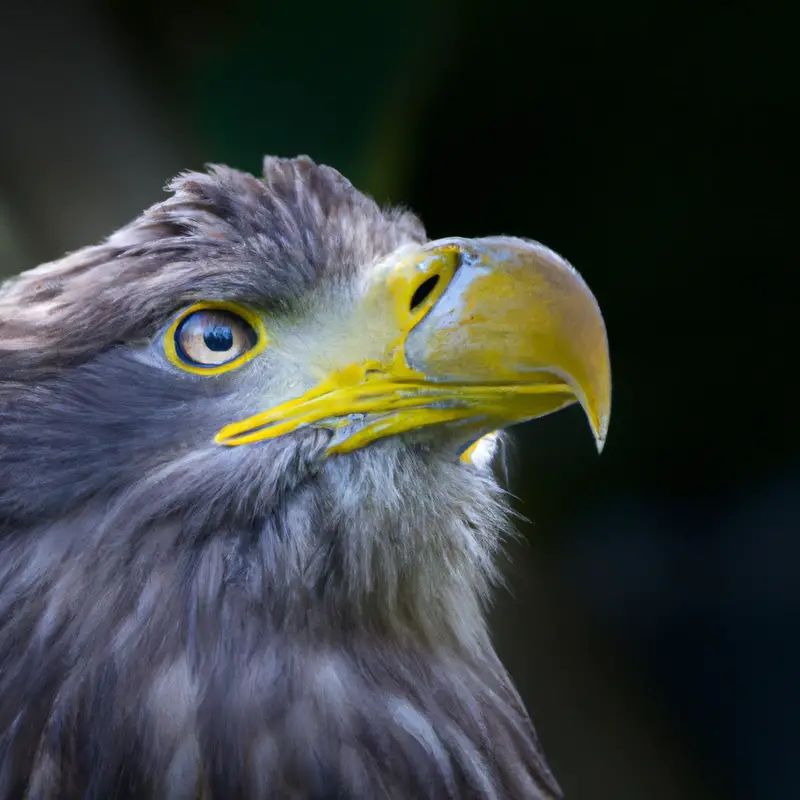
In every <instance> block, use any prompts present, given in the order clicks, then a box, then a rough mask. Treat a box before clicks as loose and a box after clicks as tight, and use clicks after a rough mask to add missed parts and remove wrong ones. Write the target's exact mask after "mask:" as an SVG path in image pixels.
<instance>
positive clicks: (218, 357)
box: [164, 305, 266, 374]
mask: <svg viewBox="0 0 800 800" xmlns="http://www.w3.org/2000/svg"><path fill="white" fill-rule="evenodd" d="M265 342H266V337H265V335H264V331H263V326H262V324H261V321H260V319H259V318H258V316H257V315H256V314H253V313H252V312H250V311H247V310H245V309H238V308H236V309H235V310H234V309H233V308H229V307H223V306H221V305H220V306H202V307H193V308H192V309H189V310H188V311H186V312H184V314H183V315H181V316H180V317H179V318H178V319H177V320H176V321H175V322H174V323H173V324H172V325H171V326H170V329H169V331H168V332H167V335H166V339H165V342H164V346H165V350H166V355H167V358H169V360H170V361H171V362H172V363H173V364H175V365H176V366H178V367H181V368H182V369H184V370H187V371H189V372H196V373H204V374H209V373H211V374H216V373H218V372H226V371H227V370H229V369H233V368H234V367H238V366H240V365H241V364H243V363H244V362H245V361H248V360H249V359H250V358H252V356H253V355H255V354H256V353H257V352H258V351H259V350H261V349H262V348H263V346H264V344H265Z"/></svg>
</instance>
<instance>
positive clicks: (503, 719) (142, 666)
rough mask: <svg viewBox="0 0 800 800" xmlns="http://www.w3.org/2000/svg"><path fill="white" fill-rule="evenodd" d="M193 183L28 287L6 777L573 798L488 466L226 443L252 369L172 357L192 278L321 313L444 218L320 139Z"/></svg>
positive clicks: (3, 332) (435, 457)
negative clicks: (169, 365) (499, 647)
mask: <svg viewBox="0 0 800 800" xmlns="http://www.w3.org/2000/svg"><path fill="white" fill-rule="evenodd" d="M171 191H172V195H171V197H170V198H169V199H168V200H167V201H165V202H164V203H162V204H160V205H158V206H155V207H153V208H151V209H149V210H148V211H146V212H145V213H144V214H143V215H142V217H140V218H139V219H138V220H136V221H135V222H133V223H132V224H131V225H129V226H128V227H126V228H123V229H122V230H121V231H119V232H117V233H115V234H114V235H112V236H111V237H109V239H108V240H107V241H105V242H104V243H102V244H100V245H98V246H96V247H90V248H86V249H85V250H82V251H79V252H77V253H74V254H71V255H69V256H67V257H65V258H64V259H63V260H61V261H57V262H54V263H52V264H48V265H43V266H42V267H39V268H37V269H35V270H32V271H31V272H29V273H26V274H24V275H22V276H20V277H18V278H17V279H15V280H13V281H11V282H10V283H8V284H6V286H4V287H3V288H2V289H0V798H17V797H27V798H31V799H33V798H42V799H44V798H78V797H96V798H111V797H118V798H126V797H131V798H134V797H135V798H141V797H164V798H196V797H204V798H229V797H242V798H248V797H252V798H303V799H305V798H309V799H313V800H322V798H367V797H369V798H378V797H387V798H409V797H414V798H420V799H422V798H431V800H433V799H434V798H487V799H488V798H505V797H514V798H556V797H559V796H560V791H559V789H558V786H557V784H556V783H555V781H554V779H553V778H552V776H551V774H550V772H549V770H548V768H547V765H546V763H545V760H544V757H543V755H542V750H541V747H540V745H539V742H538V740H537V738H536V735H535V733H534V730H533V727H532V725H531V723H530V720H529V718H528V715H527V713H526V711H525V709H524V707H523V704H522V702H521V700H520V698H519V696H518V694H517V693H516V691H515V689H514V687H513V685H512V682H511V680H510V678H509V677H508V675H507V673H506V671H505V670H504V668H503V667H502V665H501V664H500V663H499V661H498V659H497V656H496V655H495V653H494V650H493V648H492V646H491V643H490V640H489V636H488V632H487V629H486V622H485V604H486V602H487V601H488V598H489V592H490V588H491V586H492V584H493V583H494V582H495V581H496V577H497V576H496V574H495V571H494V554H495V551H496V549H497V547H498V546H500V543H501V540H502V538H503V536H504V535H506V534H507V533H508V532H509V528H508V522H507V520H508V510H507V509H506V507H505V505H504V499H503V498H504V495H503V492H502V491H501V489H500V488H499V487H498V485H497V483H496V482H495V480H494V478H493V476H492V474H491V471H490V469H489V468H488V466H487V467H486V468H465V467H464V466H463V465H461V464H459V463H453V462H452V460H450V459H448V458H445V457H444V456H443V455H441V454H439V453H437V451H436V450H435V448H427V447H424V446H422V445H420V444H415V443H413V442H406V441H400V440H399V439H386V440H382V441H380V442H377V443H375V444H374V445H371V446H370V447H368V448H365V449H363V450H361V451H357V452H355V453H352V454H348V456H347V457H339V458H332V459H325V458H324V450H325V446H326V444H327V441H328V435H329V434H328V433H327V432H325V431H322V430H311V429H306V430H299V431H297V432H295V433H294V434H290V435H287V436H283V437H280V438H278V439H275V440H272V441H270V442H266V443H264V444H263V446H262V447H259V448H254V449H248V448H233V449H227V450H226V449H222V448H218V447H215V446H214V445H213V444H211V443H210V442H211V439H210V436H209V431H213V429H214V425H218V421H219V416H220V413H221V409H223V410H224V409H227V408H234V407H236V403H240V402H242V400H241V397H242V393H244V392H246V391H247V390H246V387H244V386H243V385H242V384H241V383H237V380H238V379H236V378H231V379H230V381H225V380H223V381H220V382H218V383H215V384H214V387H213V388H212V387H209V386H207V385H206V384H202V388H200V385H199V384H198V382H197V381H194V380H192V379H190V378H187V377H185V376H176V375H173V374H171V373H169V372H168V371H167V370H165V369H161V368H159V367H158V366H157V365H156V360H155V356H153V355H152V352H153V350H152V348H153V346H154V345H153V343H154V342H156V341H157V337H158V331H159V330H160V329H161V327H162V326H163V325H164V324H165V322H166V321H167V319H168V318H169V315H170V314H172V313H174V312H175V311H176V310H177V309H179V308H180V307H182V306H183V305H185V304H187V303H189V302H192V301H193V300H196V299H198V298H209V297H216V298H234V299H241V300H242V301H246V302H249V303H253V304H257V305H260V306H261V307H264V308H266V309H272V310H273V311H274V312H275V313H276V314H293V313H295V314H296V313H300V311H301V310H302V309H307V308H309V307H310V305H313V304H311V303H310V300H309V297H312V296H314V295H315V293H323V294H324V295H325V296H326V297H329V296H330V295H331V292H334V291H335V289H336V287H341V286H342V285H343V284H345V283H346V282H347V281H349V280H355V279H356V278H357V275H358V270H360V269H365V268H367V267H369V266H371V265H372V264H374V263H375V262H376V261H377V260H378V259H379V258H380V257H381V256H383V255H385V254H386V253H388V252H391V251H393V250H394V249H396V248H397V247H400V246H401V245H403V244H406V243H409V242H418V241H423V240H424V233H423V231H422V227H421V225H420V224H419V222H418V221H417V220H416V218H414V217H413V216H412V215H410V214H408V213H407V212H402V211H396V210H388V211H381V210H380V209H379V208H378V207H377V206H376V205H375V204H374V203H373V202H372V201H371V200H369V199H368V198H366V197H364V196H363V195H361V194H360V193H358V192H357V191H356V190H355V189H354V188H353V187H352V186H351V185H350V184H349V183H348V182H347V181H346V180H345V179H344V178H343V177H341V176H340V175H338V173H336V172H335V171H334V170H331V169H330V168H327V167H318V166H316V165H314V164H313V162H311V161H310V160H308V159H298V160H288V161H287V160H278V159H268V160H267V161H266V164H265V177H264V179H263V180H256V179H255V178H252V177H250V176H246V175H244V174H242V173H238V172H235V171H233V170H229V169H227V168H213V169H211V170H210V172H209V173H207V174H187V175H184V176H182V177H181V178H179V179H177V180H176V181H175V182H173V184H172V185H171ZM331 287H334V288H333V289H332V288H331Z"/></svg>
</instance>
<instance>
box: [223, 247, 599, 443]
mask: <svg viewBox="0 0 800 800" xmlns="http://www.w3.org/2000/svg"><path fill="white" fill-rule="evenodd" d="M352 319H353V327H354V329H353V331H352V336H353V337H364V336H365V331H368V334H367V335H368V337H369V339H370V341H369V343H368V347H367V346H366V345H365V347H366V349H365V352H367V353H369V355H368V356H367V357H365V358H364V359H363V360H362V361H357V362H355V363H348V364H345V365H344V366H342V367H341V368H339V369H336V370H335V371H333V372H332V373H331V374H330V375H329V376H327V377H326V378H325V379H324V380H323V381H322V382H320V383H319V384H318V385H317V386H315V387H314V388H312V389H311V390H310V391H308V392H306V393H305V394H303V395H301V396H299V397H296V398H293V399H291V400H289V401H288V402H286V403H283V404H281V405H279V406H277V407H275V408H272V409H270V410H268V411H265V412H263V413H259V414H256V415H254V416H252V417H249V418H248V419H245V420H242V421H240V422H236V423H233V424H231V425H227V426H226V427H225V428H223V429H222V430H221V431H220V432H219V433H218V434H217V437H216V441H217V442H218V443H219V444H223V445H228V446H230V445H240V444H248V443H252V442H257V441H263V440H265V439H270V438H274V437H276V436H281V435H283V434H285V433H288V432H290V431H292V430H295V429H297V428H300V427H304V426H307V425H313V426H318V427H324V428H328V429H330V430H332V431H333V433H334V435H333V437H332V438H331V442H330V444H329V448H328V452H329V453H330V454H333V453H345V452H349V451H352V450H355V449H358V448H361V447H364V446H366V445H368V444H370V443H371V442H373V441H375V440H377V439H380V438H384V437H386V436H393V435H398V434H402V433H405V432H408V431H411V430H417V429H421V428H430V427H431V426H436V429H437V430H438V431H440V432H441V434H442V436H443V437H446V438H448V439H449V440H450V441H453V442H454V443H456V444H459V443H460V445H461V446H460V447H459V451H460V452H464V449H465V447H468V446H469V445H471V444H472V443H474V442H475V441H476V440H477V439H479V438H480V437H481V436H483V435H484V434H486V433H488V432H491V431H493V430H496V429H498V428H504V427H507V426H509V425H512V424H515V423H518V422H523V421H525V420H529V419H533V418H535V417H540V416H543V415H544V414H549V413H551V412H553V411H557V410H559V409H561V408H564V407H565V406H568V405H570V404H571V403H574V402H576V401H577V402H579V403H580V404H581V405H582V406H583V409H584V411H585V412H586V415H587V417H588V420H589V425H590V426H591V429H592V431H593V433H594V436H595V440H596V442H597V447H598V450H601V449H602V447H603V444H604V442H605V438H606V433H607V430H608V421H609V414H610V410H611V369H610V365H609V357H608V339H607V336H606V329H605V324H604V322H603V317H602V315H601V313H600V309H599V307H598V305H597V301H596V300H595V298H594V296H593V295H592V293H591V291H590V290H589V288H588V287H587V286H586V284H585V283H584V281H583V280H582V279H581V277H580V276H579V275H578V274H577V272H575V270H574V269H573V268H572V267H571V266H570V265H569V264H568V263H567V262H566V261H564V260H563V259H562V258H560V257H559V256H558V255H556V254H555V253H553V252H552V251H551V250H548V249H547V248H546V247H543V246H542V245H539V244H536V243H534V242H527V241H523V240H520V239H513V238H507V237H493V238H487V239H455V238H454V239H443V240H439V241H436V242H430V243H428V244H426V245H424V246H423V247H420V248H413V249H410V250H409V249H408V248H406V249H404V250H402V251H400V252H398V253H396V254H393V255H392V256H390V257H389V258H387V259H386V260H384V262H382V263H381V264H380V265H378V268H377V269H375V270H373V271H372V272H371V273H370V278H369V283H368V285H366V286H365V287H364V291H363V294H362V296H361V298H360V300H359V301H358V304H357V307H355V308H354V309H353V314H352ZM376 341H377V344H376Z"/></svg>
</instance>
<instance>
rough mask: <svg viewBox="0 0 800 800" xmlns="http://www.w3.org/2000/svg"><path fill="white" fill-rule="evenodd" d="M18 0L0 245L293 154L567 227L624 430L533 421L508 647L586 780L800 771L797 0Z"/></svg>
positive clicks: (402, 192)
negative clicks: (400, 0) (600, 313)
mask: <svg viewBox="0 0 800 800" xmlns="http://www.w3.org/2000/svg"><path fill="white" fill-rule="evenodd" d="M0 8H2V11H0V273H5V274H9V273H11V272H13V271H16V270H19V269H23V268H26V267H29V266H33V265H34V264H36V263H38V262H39V261H41V260H45V259H50V258H54V257H57V256H58V255H59V254H61V253H62V252H63V251H64V250H65V249H69V248H75V247H78V246H81V245H83V244H87V243H89V242H91V241H94V240H96V239H98V238H99V237H101V236H103V235H105V234H106V233H108V232H110V231H111V230H113V229H114V228H115V227H116V226H118V225H120V224H122V223H124V222H125V221H127V220H128V219H129V218H130V217H131V216H133V215H134V214H136V213H137V212H138V211H139V210H140V209H141V208H142V207H144V206H145V205H147V204H149V203H150V202H153V201H156V200H158V199H159V198H160V197H161V194H160V187H161V186H162V185H163V184H164V183H165V182H166V180H167V179H168V178H169V177H170V176H171V175H172V174H174V173H176V172H177V171H179V170H181V169H184V168H187V167H192V168H197V167H200V166H201V165H202V164H203V163H204V162H208V161H217V162H226V163H229V164H231V165H234V166H238V167H241V168H245V169H249V170H252V171H258V170H259V167H260V161H261V156H262V155H263V154H264V153H275V154H280V155H295V154H298V153H308V154H309V155H311V156H312V157H313V158H315V159H316V160H318V161H323V162H327V163H330V164H332V165H333V166H336V167H337V168H339V169H340V170H341V171H343V172H345V173H346V174H347V175H348V176H349V177H350V178H351V179H352V180H353V181H354V182H355V183H356V184H357V185H359V186H360V187H361V188H363V189H365V190H367V191H370V192H372V193H373V194H375V196H376V197H377V198H378V199H379V200H381V201H391V202H399V203H403V204H405V205H409V206H411V207H412V208H414V209H415V210H416V211H417V212H418V213H419V214H420V215H421V216H422V218H423V220H424V221H425V223H426V225H427V227H428V230H429V233H430V234H431V236H433V237H438V236H445V235H466V236H469V235H485V234H491V233H509V234H518V235H523V236H528V237H533V238H537V239H540V240H541V241H543V242H545V243H546V244H548V245H550V246H552V247H553V248H555V249H556V250H558V251H560V252H561V253H563V254H564V255H565V256H566V257H567V258H569V259H570V260H571V261H572V262H573V263H574V264H575V265H576V266H577V267H578V269H579V270H580V271H581V272H582V273H583V274H584V276H585V277H586V279H587V280H588V282H589V284H590V285H591V286H592V288H593V290H594V291H595V293H596V295H597V297H598V299H599V301H600V304H601V307H602V308H603V310H604V313H605V316H606V320H607V324H608V329H609V335H610V340H611V354H612V367H613V371H614V408H613V414H612V423H611V429H610V436H609V440H608V446H607V448H606V451H605V453H604V454H603V456H602V458H599V459H598V458H597V457H596V455H595V454H594V452H593V448H592V444H591V438H590V435H589V433H588V430H586V426H585V424H584V422H583V421H582V420H581V418H580V413H579V412H578V411H577V410H571V411H568V412H565V413H563V414H559V415H556V416H554V417H551V418H548V419H546V420H543V421H540V422H538V423H534V424H532V425H530V426H527V427H526V428H525V429H523V430H521V431H520V432H519V433H518V434H517V436H516V445H515V446H514V448H513V451H512V453H511V459H510V460H511V476H512V481H511V483H512V488H513V490H514V492H515V493H516V494H517V495H518V496H519V503H518V505H519V508H520V510H521V511H523V513H525V514H526V515H527V516H528V517H530V518H531V519H532V520H533V524H532V525H529V526H526V527H525V530H524V532H525V534H526V537H525V541H524V543H523V544H521V545H519V546H515V547H514V548H513V549H512V553H511V555H512V560H511V563H510V564H509V566H508V570H509V574H510V576H511V585H512V587H513V593H512V594H510V595H507V594H503V595H501V596H500V597H499V598H498V603H497V607H496V610H495V615H494V625H495V630H496V632H497V640H498V646H499V649H500V651H501V654H502V655H503V656H504V658H505V660H506V662H507V663H508V665H509V667H510V668H511V670H512V672H513V674H514V676H515V678H516V679H517V681H518V682H519V685H520V687H521V689H522V691H523V694H524V696H525V698H526V701H527V702H528V704H529V706H530V708H531V710H532V713H533V715H534V718H535V720H536V722H537V725H538V728H539V730H540V733H541V736H542V739H543V741H544V744H545V746H546V748H547V751H548V754H549V756H550V758H551V761H552V763H553V767H554V769H555V771H556V773H557V774H558V776H559V778H560V780H561V781H562V783H563V785H564V788H565V789H566V790H567V793H568V796H569V797H570V798H575V799H577V800H580V798H592V799H593V800H604V799H605V798H608V799H609V800H612V798H613V800H651V799H652V800H656V799H659V798H665V799H666V798H701V797H702V798H723V797H741V798H759V799H762V798H763V799H764V800H770V799H771V798H775V800H786V799H787V798H791V797H800V770H798V768H797V766H796V763H797V753H798V752H800V730H798V729H799V727H800V650H799V649H798V634H799V633H800V536H798V534H800V448H799V447H798V445H799V444H800V427H799V426H798V421H797V411H796V407H797V402H798V400H797V398H798V394H797V388H798V380H797V377H796V375H797V370H798V358H797V347H796V346H795V345H796V341H797V336H796V333H795V327H796V325H795V323H796V321H797V319H798V311H799V310H800V301H798V295H797V280H796V278H795V274H796V270H797V266H796V251H797V245H796V242H795V238H796V228H797V225H796V215H797V202H796V198H797V189H796V177H795V175H796V174H797V173H794V175H793V171H792V163H791V162H792V161H793V160H794V150H795V147H796V142H797V140H798V136H797V134H798V128H797V127H796V124H795V127H793V128H792V127H791V125H792V124H794V123H792V122H790V112H796V111H797V110H798V102H797V101H798V93H799V90H798V86H800V82H799V81H798V76H800V71H799V70H798V65H797V63H796V59H795V57H794V54H793V51H794V49H795V48H796V41H795V40H796V30H797V26H796V24H795V21H794V20H793V19H792V18H791V16H792V15H791V13H790V6H789V4H788V3H787V4H786V5H785V6H781V5H780V4H773V5H770V4H759V5H756V4H755V3H753V4H746V3H732V2H729V3H722V2H706V3H703V4H701V3H687V2H669V3H668V2H652V3H633V2H626V3H622V2H617V3H611V4H608V3H588V2H569V1H568V2H562V3H561V4H541V3H533V2H528V3H525V2H516V3H515V2H511V1H510V0H494V1H493V2H490V3H485V2H481V3H479V2H460V3H459V2H456V1H455V0H437V1H436V2H423V0H410V1H409V2H407V3H405V4H385V3H384V4H380V3H375V2H372V3H370V2H352V3H330V2H322V0H317V1H316V2H315V1H309V2H295V3H286V2H284V3H273V2H255V0H250V1H249V2H248V1H247V0H236V1H234V2H230V3H222V2H217V3H215V2H210V1H209V0H199V1H196V2H188V0H180V1H179V2H172V3H169V4H167V3H163V2H156V1H155V0H140V2H137V3H132V2H131V3H129V2H123V1H122V0H116V1H115V2H105V3H104V2H100V1H99V0H97V2H91V0H74V2H71V3H65V2H64V3H62V2H58V0H32V1H31V2H29V3H25V4H22V3H19V4H15V3H9V2H8V0H5V2H4V4H3V5H2V6H0ZM795 166H796V165H795Z"/></svg>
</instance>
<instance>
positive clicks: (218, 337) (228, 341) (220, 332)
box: [203, 325, 233, 353]
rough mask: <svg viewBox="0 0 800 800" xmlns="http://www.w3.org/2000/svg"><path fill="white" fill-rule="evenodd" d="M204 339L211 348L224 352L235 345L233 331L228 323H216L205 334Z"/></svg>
mask: <svg viewBox="0 0 800 800" xmlns="http://www.w3.org/2000/svg"><path fill="white" fill-rule="evenodd" d="M203 341H204V342H205V345H206V347H207V348H208V349H209V350H213V351H214V352H215V353H224V352H225V351H226V350H230V349H231V347H233V331H232V330H231V329H230V328H229V327H228V326H227V325H215V326H214V327H213V328H209V329H208V330H207V331H206V332H205V333H204V334H203Z"/></svg>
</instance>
